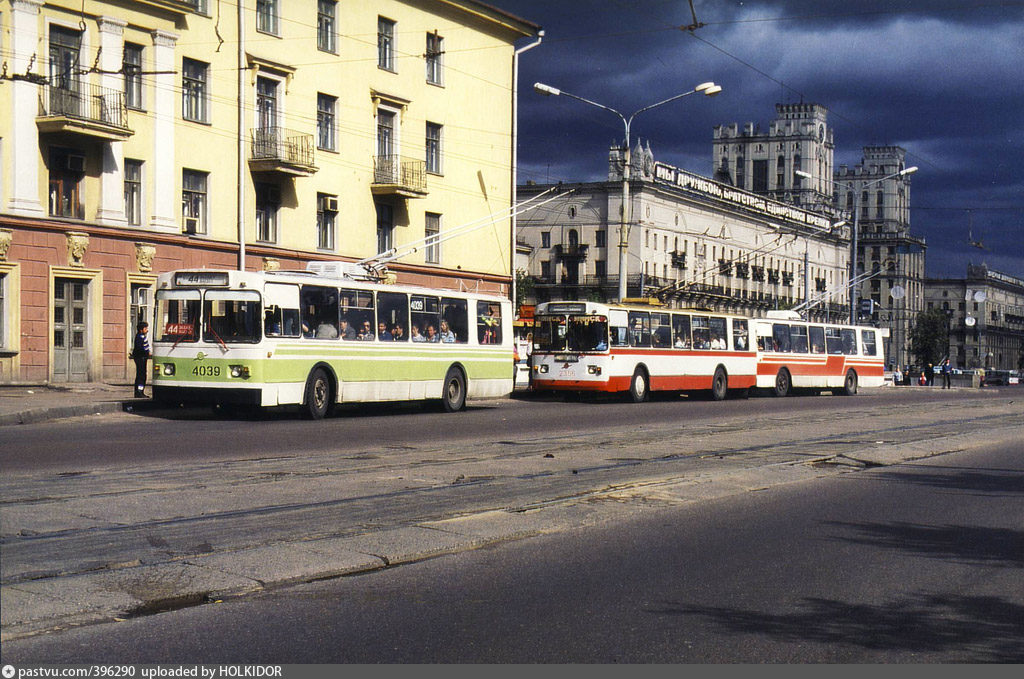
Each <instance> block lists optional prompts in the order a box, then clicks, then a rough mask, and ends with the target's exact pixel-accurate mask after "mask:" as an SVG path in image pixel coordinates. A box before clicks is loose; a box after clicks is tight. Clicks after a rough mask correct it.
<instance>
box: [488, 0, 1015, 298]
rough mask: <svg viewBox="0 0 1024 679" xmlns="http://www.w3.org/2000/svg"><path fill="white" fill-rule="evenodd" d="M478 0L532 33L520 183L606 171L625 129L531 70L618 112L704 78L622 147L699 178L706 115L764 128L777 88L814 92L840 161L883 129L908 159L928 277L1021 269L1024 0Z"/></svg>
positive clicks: (647, 118) (780, 93)
mask: <svg viewBox="0 0 1024 679" xmlns="http://www.w3.org/2000/svg"><path fill="white" fill-rule="evenodd" d="M491 2H492V4H494V5H495V6H497V7H499V8H501V9H503V10H505V11H507V12H511V13H512V14H516V15H518V16H520V17H522V18H524V19H528V20H530V21H533V22H534V23H537V24H540V25H541V26H542V27H543V28H544V30H545V38H544V42H543V44H542V45H541V46H540V47H537V48H536V49H533V50H531V51H529V52H526V53H525V54H524V55H523V56H522V57H521V60H520V118H519V121H520V136H519V140H520V146H519V154H520V155H519V159H520V171H519V178H520V181H526V180H530V179H533V180H535V181H538V182H546V181H592V180H599V179H602V178H603V177H604V176H605V175H606V173H607V150H608V147H609V145H611V144H612V143H615V142H617V140H620V139H621V137H622V132H623V129H622V127H623V126H622V123H621V121H619V119H618V118H616V117H615V116H614V115H612V114H610V113H607V112H602V111H600V110H598V109H595V108H592V107H589V106H586V105H584V104H582V103H579V102H576V101H573V100H571V99H568V98H565V97H561V98H553V97H543V96H540V95H538V94H536V93H534V92H533V90H532V85H533V83H534V82H536V81H541V82H545V83H548V84H550V85H553V86H555V87H558V88H561V89H563V90H566V91H568V92H572V93H573V94H577V95H580V96H583V97H586V98H588V99H591V100H594V101H597V102H600V103H602V104H605V105H608V106H611V107H612V108H615V109H618V110H620V111H622V112H623V113H626V114H628V113H631V112H632V111H635V110H637V109H639V108H642V107H644V106H646V105H648V104H651V103H654V102H656V101H659V100H662V99H665V98H667V97H670V96H672V95H674V94H678V93H681V92H685V91H687V90H689V89H692V88H693V86H694V85H696V84H697V83H700V82H703V81H706V80H714V81H715V82H716V83H718V84H720V85H721V86H722V87H723V88H724V89H723V92H722V93H721V94H720V95H718V96H717V97H715V98H713V99H708V98H705V97H696V96H694V97H687V98H684V99H681V100H680V101H678V102H673V103H671V104H668V105H666V106H662V107H660V108H658V109H654V110H652V111H649V112H645V113H642V114H640V115H639V116H638V117H637V118H636V120H635V121H634V123H633V127H632V130H631V132H632V137H633V140H634V144H635V140H636V139H637V138H641V139H643V140H644V141H645V143H646V141H647V140H649V141H650V144H651V148H652V150H653V151H654V155H655V158H656V159H658V160H660V161H663V162H667V163H669V164H672V165H676V166H678V167H682V168H685V169H688V170H691V171H693V172H698V173H700V174H703V175H705V176H711V174H712V169H711V154H712V129H713V128H714V126H715V125H718V124H728V123H732V122H737V123H740V124H741V125H742V124H743V123H746V122H755V123H759V124H760V125H761V126H762V129H767V124H768V123H769V122H770V121H771V120H772V118H773V117H774V114H775V104H776V103H795V102H800V101H804V102H808V103H812V102H813V103H818V104H822V105H824V106H825V107H827V108H828V109H829V122H830V124H831V125H832V127H833V130H834V134H835V137H834V141H835V145H836V150H835V163H836V166H837V167H838V166H839V165H842V164H846V165H849V166H851V167H852V166H853V165H855V164H857V163H859V162H860V160H861V151H862V149H863V147H864V146H867V145H881V144H895V145H899V146H902V147H903V148H905V149H906V150H907V163H908V165H917V166H918V167H919V168H920V170H919V171H918V172H917V173H916V174H915V175H913V178H912V188H911V229H912V232H913V233H914V234H915V235H918V236H922V237H924V238H925V239H926V240H927V242H928V254H927V260H926V261H927V265H926V266H927V275H928V276H933V277H963V276H964V275H965V273H966V265H967V263H968V262H971V263H974V264H979V263H985V264H987V265H988V266H989V267H990V268H992V269H996V270H999V271H1003V272H1005V273H1009V274H1011V275H1015V276H1018V277H1022V278H1024V0H1018V1H1014V0H1004V1H1002V2H991V1H989V2H986V1H985V0H960V1H953V0H858V1H857V2H848V1H847V2H840V1H838V0H778V1H774V2H769V1H767V0H744V1H743V2H740V1H738V0H694V3H693V4H694V10H695V12H696V17H697V21H698V22H701V23H703V24H704V25H703V26H702V27H700V28H697V29H696V30H694V31H692V32H691V31H688V30H685V29H681V28H680V27H681V26H687V25H689V24H691V23H693V15H692V14H691V11H690V4H689V1H688V0H640V1H636V2H633V1H630V0H589V1H577V2H574V1H569V0H563V1H561V2H559V1H557V0H491ZM520 44H525V41H524V42H523V43H520ZM969 230H970V231H971V232H972V235H973V238H974V240H975V241H978V240H981V241H983V243H984V246H985V249H984V250H982V249H979V248H977V247H974V246H972V245H970V244H969V242H968V235H969V234H968V232H969Z"/></svg>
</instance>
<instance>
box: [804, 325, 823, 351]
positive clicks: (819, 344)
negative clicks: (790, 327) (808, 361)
mask: <svg viewBox="0 0 1024 679" xmlns="http://www.w3.org/2000/svg"><path fill="white" fill-rule="evenodd" d="M807 331H808V333H809V334H810V337H811V353H812V354H824V353H825V329H824V328H820V327H817V326H811V327H810V328H808V329H807Z"/></svg>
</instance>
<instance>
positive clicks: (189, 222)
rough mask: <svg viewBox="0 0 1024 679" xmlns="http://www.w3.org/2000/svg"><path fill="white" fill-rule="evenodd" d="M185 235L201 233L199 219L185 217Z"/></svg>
mask: <svg viewBox="0 0 1024 679" xmlns="http://www.w3.org/2000/svg"><path fill="white" fill-rule="evenodd" d="M185 233H199V218H198V217H185Z"/></svg>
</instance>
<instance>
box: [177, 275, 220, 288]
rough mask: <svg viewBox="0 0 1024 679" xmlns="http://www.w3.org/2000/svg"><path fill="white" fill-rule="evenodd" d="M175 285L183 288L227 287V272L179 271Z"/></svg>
mask: <svg viewBox="0 0 1024 679" xmlns="http://www.w3.org/2000/svg"><path fill="white" fill-rule="evenodd" d="M174 284H175V285H181V286H191V285H196V286H203V285H227V284H228V272H227V271H179V272H178V273H176V274H174Z"/></svg>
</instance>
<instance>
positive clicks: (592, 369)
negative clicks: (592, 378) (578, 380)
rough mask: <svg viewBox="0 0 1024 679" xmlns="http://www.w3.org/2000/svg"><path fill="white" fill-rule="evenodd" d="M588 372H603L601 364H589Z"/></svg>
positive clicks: (596, 373)
mask: <svg viewBox="0 0 1024 679" xmlns="http://www.w3.org/2000/svg"><path fill="white" fill-rule="evenodd" d="M587 372H588V373H590V374H591V375H600V374H601V366H599V365H588V366H587Z"/></svg>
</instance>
